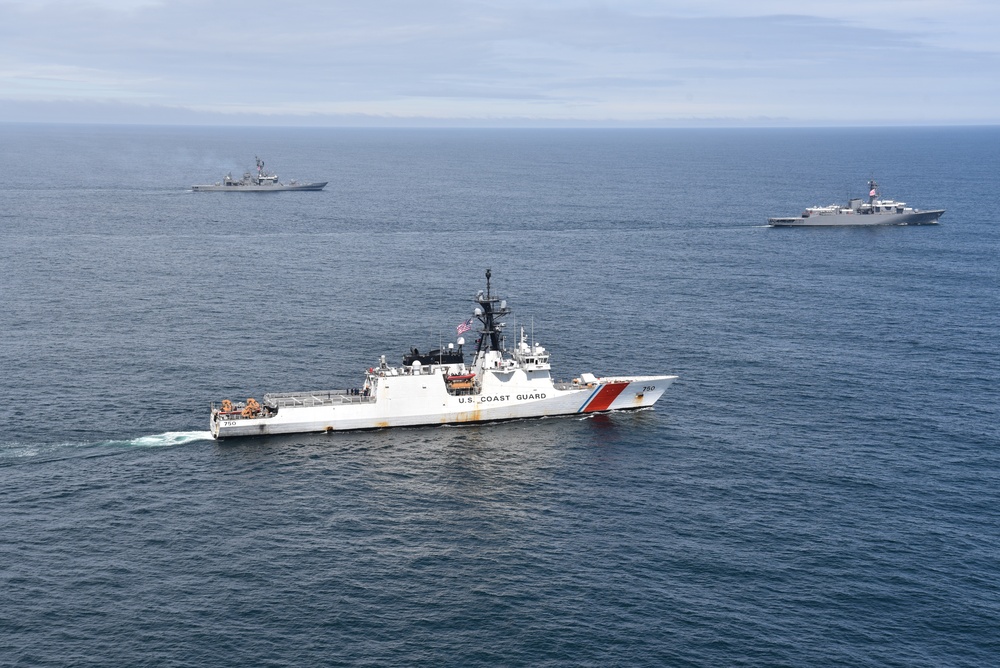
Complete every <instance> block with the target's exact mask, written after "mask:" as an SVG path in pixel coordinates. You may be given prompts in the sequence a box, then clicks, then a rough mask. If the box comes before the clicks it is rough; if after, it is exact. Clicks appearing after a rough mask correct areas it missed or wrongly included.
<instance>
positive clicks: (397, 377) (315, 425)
mask: <svg viewBox="0 0 1000 668" xmlns="http://www.w3.org/2000/svg"><path fill="white" fill-rule="evenodd" d="M475 303H476V307H475V310H474V311H473V316H472V317H471V318H469V319H468V320H467V321H466V322H463V323H461V324H460V325H459V326H458V327H456V332H457V334H464V333H466V332H469V331H471V330H473V328H474V325H473V323H474V321H476V320H478V321H479V324H480V326H479V330H478V338H477V339H476V352H475V354H474V355H473V357H472V363H471V365H467V364H466V362H465V354H464V352H463V350H462V346H463V344H464V343H465V339H464V337H462V338H459V339H458V341H457V342H456V343H457V344H458V345H457V348H456V347H455V344H448V347H447V349H446V350H441V349H438V350H431V351H430V352H428V353H427V354H421V353H420V352H419V351H418V350H416V349H414V348H411V349H410V352H409V354H407V355H405V356H404V357H403V365H402V366H398V367H397V366H390V365H389V364H388V363H386V360H385V355H382V357H381V359H380V360H379V363H378V365H376V366H374V367H372V368H370V369H368V370H367V372H366V373H365V374H364V380H363V383H362V385H361V386H360V387H357V388H354V389H343V390H323V391H320V392H291V393H276V394H265V395H264V399H263V401H260V402H258V401H257V400H256V399H253V398H250V399H247V400H246V402H239V403H234V402H232V401H230V400H228V399H226V400H224V401H223V402H222V403H221V405H214V404H213V405H212V407H211V416H210V418H209V427H210V429H211V430H212V436H213V437H215V438H217V439H223V438H233V437H240V436H263V435H269V434H299V433H307V432H331V431H341V430H354V429H384V428H387V427H411V426H417V425H442V424H469V423H476V422H495V421H499V420H518V419H523V418H534V417H550V416H556V415H578V414H588V413H603V412H606V411H618V410H629V409H639V408H648V407H650V406H652V405H653V404H655V403H656V400H657V399H659V398H660V395H662V394H663V393H664V391H665V390H666V389H667V388H668V387H670V384H671V383H673V382H674V380H675V379H676V378H677V376H671V375H662V374H656V375H642V376H605V377H599V376H595V375H594V374H592V373H582V374H580V376H579V377H577V378H574V379H573V380H572V381H566V382H561V381H556V380H553V379H552V376H551V375H550V370H551V367H550V365H549V352H548V350H546V349H545V348H543V347H542V346H541V345H539V344H538V343H537V342H536V341H534V340H533V339H529V338H528V336H527V335H526V334H525V332H524V328H523V327H522V328H521V330H520V336H519V337H518V338H517V339H516V343H515V344H514V346H513V350H508V349H507V346H506V337H505V335H504V326H505V323H504V322H502V319H503V318H505V317H506V316H508V315H509V314H510V313H511V310H510V309H509V308H508V307H507V301H506V300H505V299H501V298H500V297H498V296H497V295H495V294H493V291H492V288H491V286H490V271H489V270H487V271H486V290H480V291H479V293H478V294H477V295H476V299H475Z"/></svg>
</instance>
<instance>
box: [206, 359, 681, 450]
mask: <svg viewBox="0 0 1000 668" xmlns="http://www.w3.org/2000/svg"><path fill="white" fill-rule="evenodd" d="M530 373H531V372H525V371H524V370H521V369H516V370H513V371H510V372H494V371H488V372H486V376H485V378H484V382H483V385H482V391H481V392H478V393H477V394H464V395H462V394H459V395H456V394H453V393H451V392H449V390H448V389H447V386H446V383H445V380H444V378H445V376H444V369H442V368H436V369H434V370H432V372H431V373H415V374H412V375H401V376H380V377H379V378H378V379H377V384H376V388H375V392H376V395H375V396H374V397H372V396H360V395H355V394H349V393H346V392H341V393H329V392H323V393H315V394H314V395H312V396H311V397H310V395H309V394H308V393H297V394H295V395H275V396H274V397H273V398H271V399H272V400H279V401H280V400H281V399H282V398H283V397H284V398H287V399H289V400H291V401H301V402H302V403H303V404H309V403H311V404H313V405H284V406H281V407H279V408H278V409H277V414H276V415H273V416H270V417H252V418H243V417H241V416H239V415H226V414H223V413H220V412H219V411H217V410H213V411H212V416H211V420H210V428H211V431H212V435H213V436H214V437H215V438H218V439H223V438H234V437H241V436H263V435H274V434H299V433H310V432H329V431H348V430H358V429H384V428H388V427H414V426H421V425H443V424H462V423H476V422H493V421H499V420H516V419H522V418H536V417H551V416H558V415H572V414H576V413H594V412H602V411H614V410H623V409H635V408H645V407H648V406H652V405H653V404H654V403H656V401H657V399H659V398H660V396H661V395H662V394H663V392H664V391H665V390H666V389H667V388H668V387H669V386H670V384H671V383H673V381H674V380H675V379H676V376H632V377H621V378H598V379H597V381H598V382H596V383H593V384H581V383H576V384H572V383H566V384H562V383H560V384H556V383H553V382H552V381H551V379H550V378H548V377H547V376H548V374H547V373H546V374H545V377H542V378H537V379H531V378H528V374H530ZM292 397H294V398H295V399H292ZM267 399H268V398H265V402H266V401H267Z"/></svg>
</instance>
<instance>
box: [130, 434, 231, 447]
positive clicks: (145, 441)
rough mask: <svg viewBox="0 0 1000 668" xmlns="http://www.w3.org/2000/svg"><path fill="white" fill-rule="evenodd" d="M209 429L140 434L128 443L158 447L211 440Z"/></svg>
mask: <svg viewBox="0 0 1000 668" xmlns="http://www.w3.org/2000/svg"><path fill="white" fill-rule="evenodd" d="M211 440H212V432H210V431H168V432H165V433H163V434H152V435H150V436H140V437H139V438H134V439H132V440H131V441H129V444H130V445H137V446H140V447H144V448H158V447H164V446H169V445H184V444H186V443H191V442H193V441H211Z"/></svg>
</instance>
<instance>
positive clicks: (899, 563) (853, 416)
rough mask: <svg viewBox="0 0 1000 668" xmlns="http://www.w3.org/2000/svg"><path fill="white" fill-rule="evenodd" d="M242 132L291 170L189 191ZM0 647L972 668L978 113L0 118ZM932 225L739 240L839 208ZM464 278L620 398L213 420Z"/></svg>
mask: <svg viewBox="0 0 1000 668" xmlns="http://www.w3.org/2000/svg"><path fill="white" fill-rule="evenodd" d="M255 154H257V155H260V156H261V157H263V158H264V159H265V161H266V162H267V165H268V167H269V168H272V169H274V170H275V171H277V173H278V174H279V175H281V177H282V178H283V179H289V178H298V179H300V180H328V181H330V185H329V186H328V187H327V189H326V190H325V191H323V192H320V193H281V194H270V195H249V194H241V195H236V194H215V193H192V192H191V191H190V190H189V188H190V185H191V184H192V183H205V182H214V181H218V180H220V179H221V177H222V176H223V175H224V174H225V173H226V172H230V171H231V172H233V173H234V174H240V173H242V171H243V170H244V169H246V168H247V167H248V166H250V165H252V164H253V156H254V155H255ZM0 156H2V158H3V166H4V176H5V178H4V184H3V187H2V188H0V391H2V396H3V411H2V414H0V415H2V417H0V592H2V594H0V664H2V665H15V666H67V665H73V666H107V665H169V666H205V665H211V666H245V665H268V666H312V665H373V666H375V665H377V666H384V665H402V666H409V665H453V666H496V665H510V666H521V665H523V666H559V665H573V666H577V665H589V666H610V665H623V666H626V665H627V666H634V665H671V666H724V665H760V666H772V665H782V666H816V665H843V666H858V665H873V666H942V665H956V666H990V665H995V664H996V661H997V657H998V656H1000V634H998V629H1000V449H998V446H1000V437H998V431H1000V429H998V425H1000V344H998V334H1000V232H998V229H1000V202H998V198H997V192H998V191H1000V188H998V186H1000V176H998V175H1000V129H998V128H936V129H935V128H925V129H828V130H816V129H811V130H810V129H801V130H660V131H654V130H636V131H626V130H617V131H599V130H565V131H557V130H490V131H487V130H320V129H294V130H293V129H252V128H239V129H220V128H155V127H97V126H94V127H87V126H79V127H74V126H42V125H0ZM871 176H874V177H875V178H876V179H877V180H879V182H880V183H881V184H883V192H884V194H885V195H886V196H891V197H894V198H896V199H901V200H905V201H906V202H908V203H909V204H912V205H915V206H918V207H920V208H938V207H941V208H945V209H947V213H946V214H945V216H944V217H943V218H942V221H941V222H942V224H941V225H938V226H927V227H892V228H877V229H771V228H768V227H766V226H765V223H766V218H767V217H768V216H769V215H793V214H796V213H798V212H799V211H800V210H801V209H802V208H803V207H804V206H807V205H816V204H829V203H832V202H839V201H844V200H846V198H847V197H848V195H855V196H857V195H860V194H862V193H863V191H864V189H865V182H866V181H867V180H868V178H869V177H871ZM486 268H491V269H492V272H493V277H494V281H493V283H494V286H495V287H496V288H498V289H499V291H500V292H502V293H503V294H505V295H506V296H507V298H508V301H509V303H510V304H511V306H512V307H513V308H514V310H515V314H516V316H517V318H518V321H519V322H524V323H531V325H532V326H533V327H534V331H535V336H536V338H537V339H538V340H539V341H540V342H542V343H543V345H545V346H546V347H548V348H549V349H550V351H551V352H552V356H553V366H554V369H555V375H556V376H557V377H560V378H571V377H573V376H576V375H578V374H579V373H581V372H585V371H591V372H594V373H597V374H624V373H676V374H678V375H679V376H680V379H679V380H678V381H677V382H676V383H675V384H674V385H673V386H672V387H671V388H670V389H669V390H668V391H667V393H666V394H665V395H664V396H663V398H662V399H661V400H660V401H659V403H658V404H657V405H656V407H655V409H653V410H648V411H642V412H636V413H623V414H606V415H598V416H592V417H589V418H586V419H578V418H562V419H550V420H538V421H522V422H511V423H504V424H497V425H481V426H465V427H442V428H423V429H400V430H388V431H376V432H363V433H353V434H331V435H307V436H295V437H281V438H267V439H260V440H247V441H226V442H215V441H213V440H211V438H210V435H209V433H208V431H207V429H208V406H209V403H210V402H212V401H218V400H220V399H222V398H227V397H228V398H232V399H244V398H246V397H247V396H256V397H258V398H259V397H260V395H261V394H262V393H263V392H265V391H283V390H305V389H328V388H337V387H350V386H354V385H356V384H357V381H358V379H359V378H360V374H361V371H362V369H364V368H367V367H369V366H371V365H372V364H373V363H374V362H375V361H377V359H378V356H379V355H381V354H385V355H387V357H388V358H389V359H390V360H396V361H398V360H399V359H400V358H401V356H402V354H403V352H405V351H406V350H408V349H409V348H410V347H411V346H418V347H420V348H424V347H430V346H436V345H437V344H438V343H439V342H440V341H444V342H447V341H448V340H450V337H453V335H454V331H455V330H454V326H455V325H456V324H457V323H459V322H461V321H463V320H464V319H466V318H467V317H468V316H469V313H470V309H471V308H472V302H471V298H472V297H473V296H474V295H475V292H476V291H477V290H478V289H480V288H481V287H483V273H484V271H485V269H486Z"/></svg>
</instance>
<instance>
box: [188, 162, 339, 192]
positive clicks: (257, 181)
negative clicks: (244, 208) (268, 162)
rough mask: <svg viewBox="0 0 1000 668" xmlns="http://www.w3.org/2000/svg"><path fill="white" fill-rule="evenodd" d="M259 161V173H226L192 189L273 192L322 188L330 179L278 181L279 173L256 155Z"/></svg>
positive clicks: (201, 190)
mask: <svg viewBox="0 0 1000 668" xmlns="http://www.w3.org/2000/svg"><path fill="white" fill-rule="evenodd" d="M254 158H255V159H256V161H257V174H256V175H254V174H251V173H250V172H244V173H243V178H241V179H234V178H233V175H232V174H226V178H224V179H223V180H222V181H219V182H216V183H213V184H208V185H193V186H191V190H192V191H194V192H196V193H198V192H244V193H247V192H252V193H273V192H282V191H286V190H322V189H323V188H325V187H326V184H327V183H328V181H320V182H316V183H299V182H298V181H296V180H295V179H292V180H291V181H289V182H288V183H281V182H280V181H278V175H277V174H270V173H268V171H267V170H266V169H264V161H263V160H261V159H260V158H258V157H257V156H254Z"/></svg>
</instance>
